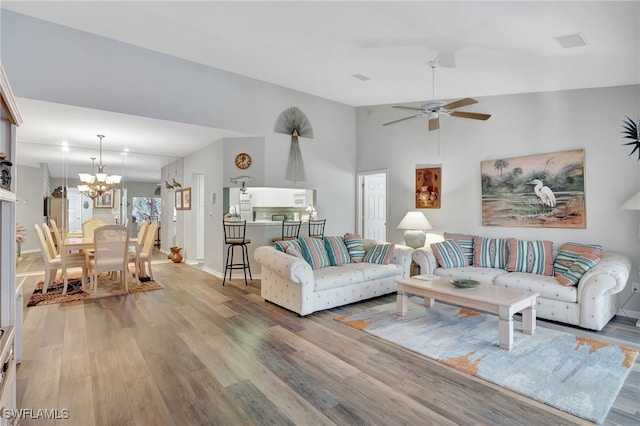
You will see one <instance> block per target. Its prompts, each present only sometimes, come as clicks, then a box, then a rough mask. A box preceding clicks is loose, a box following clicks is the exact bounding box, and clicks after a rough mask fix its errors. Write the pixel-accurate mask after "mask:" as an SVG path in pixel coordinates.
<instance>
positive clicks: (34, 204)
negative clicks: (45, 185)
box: [15, 165, 44, 253]
mask: <svg viewBox="0 0 640 426" xmlns="http://www.w3.org/2000/svg"><path fill="white" fill-rule="evenodd" d="M15 176H16V197H17V200H18V202H17V204H16V223H17V224H19V225H22V226H24V227H25V229H26V233H25V237H26V238H27V241H26V242H25V243H24V244H23V245H22V252H23V253H24V252H29V251H38V250H40V246H39V245H38V241H37V240H36V233H35V231H34V230H33V225H34V224H36V223H37V224H42V221H43V218H44V216H43V214H42V213H43V209H44V197H43V195H42V180H43V171H42V169H41V168H39V167H28V166H21V165H18V166H17V169H16V175H15Z"/></svg>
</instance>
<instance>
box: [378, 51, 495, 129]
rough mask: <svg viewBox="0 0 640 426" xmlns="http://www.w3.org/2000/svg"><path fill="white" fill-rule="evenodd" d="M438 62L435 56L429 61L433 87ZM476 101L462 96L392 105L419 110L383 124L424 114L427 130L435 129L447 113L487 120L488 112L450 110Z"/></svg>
mask: <svg viewBox="0 0 640 426" xmlns="http://www.w3.org/2000/svg"><path fill="white" fill-rule="evenodd" d="M438 64H439V60H438V58H437V57H436V59H434V60H432V61H429V65H430V66H431V69H433V82H432V84H433V86H434V87H435V72H436V70H435V69H436V67H437V66H438ZM432 93H435V90H433V91H432ZM477 103H478V101H476V100H475V99H471V98H463V99H459V100H457V101H453V102H448V103H447V102H445V101H438V100H433V101H428V102H427V103H425V104H424V105H422V106H420V107H410V106H403V105H394V106H393V107H392V108H398V109H406V110H410V111H419V112H418V113H417V114H414V115H410V116H409V117H404V118H401V119H399V120H393V121H389V122H388V123H384V124H383V126H387V125H389V124H395V123H399V122H401V121H405V120H410V119H412V118H415V117H420V116H423V115H426V116H428V117H429V130H437V129H439V128H440V116H441V115H448V116H451V117H460V118H471V119H473V120H487V119H488V118H489V117H491V115H490V114H481V113H477V112H465V111H452V110H454V109H457V108H461V107H464V106H468V105H473V104H477Z"/></svg>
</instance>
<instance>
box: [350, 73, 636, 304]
mask: <svg viewBox="0 0 640 426" xmlns="http://www.w3.org/2000/svg"><path fill="white" fill-rule="evenodd" d="M477 99H478V100H479V101H480V103H479V104H478V105H474V106H473V107H467V108H461V110H468V111H476V112H487V113H491V114H492V117H491V118H490V119H489V120H488V121H485V122H482V121H476V120H467V119H462V118H455V117H443V118H441V119H440V126H441V129H440V131H439V132H438V131H432V132H428V131H427V129H426V124H427V120H426V118H425V117H420V118H416V119H414V120H408V121H406V122H402V123H398V124H395V125H390V126H385V127H382V126H381V124H382V123H385V122H388V121H391V120H394V119H398V118H400V117H402V116H406V115H408V114H405V115H403V114H402V113H400V112H399V111H398V110H394V109H392V108H391V106H390V105H383V106H375V107H361V108H357V113H356V115H357V152H358V165H357V168H358V171H367V170H376V169H381V168H388V169H389V180H390V182H389V188H390V191H389V192H390V194H389V206H390V207H389V209H390V217H389V221H388V223H389V234H388V235H389V239H390V240H392V241H396V242H401V241H402V240H403V237H402V232H401V231H399V230H397V229H396V226H397V224H398V223H399V222H400V220H401V219H402V217H403V215H404V214H405V212H406V211H408V210H412V209H414V206H415V204H414V191H415V168H416V164H442V206H441V208H440V209H424V210H422V211H423V212H424V213H425V215H426V216H427V217H428V219H429V221H430V222H431V224H432V225H433V226H434V229H433V231H432V232H433V233H434V234H440V235H441V234H442V233H443V232H445V231H449V232H465V233H471V234H479V235H486V236H513V237H516V238H523V239H548V240H551V241H553V242H554V246H555V247H556V248H559V247H560V245H561V244H562V243H563V242H567V241H575V242H585V243H598V244H602V245H603V246H604V247H605V249H606V250H613V251H619V252H622V253H624V254H626V255H627V256H629V258H630V259H632V261H633V269H632V271H631V276H630V280H632V281H634V282H638V280H639V279H640V277H639V276H638V266H639V263H638V259H640V243H639V242H638V240H637V232H636V230H637V228H638V223H640V212H637V211H629V210H621V209H620V205H621V204H622V203H624V201H625V200H627V199H628V198H630V197H631V196H632V195H634V194H635V193H636V192H638V191H639V190H640V163H639V162H638V161H637V155H635V156H634V157H629V156H628V154H629V153H630V152H631V149H630V148H629V147H625V146H622V143H623V139H622V137H621V134H620V131H621V126H622V120H623V119H624V117H625V115H628V116H631V117H638V116H640V86H637V85H636V86H624V87H611V88H598V89H583V90H571V91H561V92H550V93H531V94H521V95H508V96H492V97H478V98H477ZM575 148H584V149H585V156H586V166H585V167H586V170H585V180H586V181H585V190H586V204H587V228H586V229H561V228H556V229H551V228H519V227H518V228H516V227H485V226H482V215H481V186H480V162H481V161H483V160H491V159H500V158H508V157H514V156H521V155H529V154H537V153H546V152H554V151H562V150H569V149H575ZM630 294H631V290H630V288H627V289H626V290H625V292H624V293H623V294H622V295H621V300H623V301H624V300H626V299H627V298H628V297H629V296H630ZM635 299H640V298H638V297H634V300H631V302H630V303H629V306H632V307H633V309H634V310H636V311H640V300H635Z"/></svg>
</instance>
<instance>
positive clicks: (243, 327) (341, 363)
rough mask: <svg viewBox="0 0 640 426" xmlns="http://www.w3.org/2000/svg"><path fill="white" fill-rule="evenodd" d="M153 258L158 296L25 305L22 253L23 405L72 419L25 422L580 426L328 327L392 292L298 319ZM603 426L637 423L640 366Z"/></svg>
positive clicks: (605, 334)
mask: <svg viewBox="0 0 640 426" xmlns="http://www.w3.org/2000/svg"><path fill="white" fill-rule="evenodd" d="M156 256H157V257H158V258H159V259H161V261H162V263H157V264H154V275H155V278H156V280H157V281H158V282H160V283H162V284H163V285H164V287H165V288H164V289H163V290H157V291H151V292H145V293H135V294H130V295H127V296H117V297H111V298H104V299H89V300H84V301H79V302H72V303H68V304H64V305H55V304H54V305H48V306H39V307H31V308H26V303H27V301H28V299H29V297H30V295H31V293H32V292H33V289H34V288H35V285H36V283H37V281H38V280H39V279H41V276H42V274H39V273H38V271H37V268H42V261H41V259H40V260H38V259H37V258H36V259H33V258H31V259H30V258H29V257H30V256H29V254H26V255H25V262H23V263H22V264H20V265H19V268H18V270H19V271H20V272H21V273H24V274H25V275H24V294H25V298H24V303H25V311H24V322H23V327H24V328H23V330H24V334H23V342H24V346H23V347H24V352H23V357H22V359H23V362H22V364H21V365H20V366H19V367H18V372H17V388H18V389H17V398H18V405H19V407H22V408H30V409H38V408H42V409H47V408H48V409H62V408H67V409H69V410H70V413H69V414H70V416H71V417H70V419H68V420H66V421H65V420H62V419H61V420H58V421H57V422H56V421H54V420H46V419H38V420H34V419H24V420H23V421H22V422H21V423H20V424H21V425H37V426H42V425H49V424H59V425H65V426H66V425H73V424H81V425H94V424H95V425H130V426H147V425H151V424H153V425H163V424H167V425H170V424H174V425H181V426H182V425H209V424H230V425H249V424H267V423H269V424H301V425H302V424H305V425H306V424H309V425H311V424H313V425H331V424H339V425H346V424H349V425H369V424H389V425H397V424H473V425H494V424H497V425H502V424H514V425H516V424H517V425H521V424H526V425H539V424H545V425H548V424H549V425H550V424H567V425H569V424H588V422H586V421H584V420H582V419H579V418H577V417H574V416H571V415H570V414H567V413H564V412H562V411H559V410H556V409H554V408H552V407H549V406H546V405H544V404H541V403H539V402H536V401H533V400H531V399H529V398H526V397H524V396H522V395H518V394H515V393H513V392H511V391H509V390H507V389H504V388H501V387H499V386H497V385H493V384H491V383H487V382H485V381H483V380H481V379H478V378H475V377H472V376H468V375H466V374H464V373H461V372H460V371H458V370H455V369H453V368H451V367H447V366H444V365H442V364H440V363H438V362H437V361H434V360H431V359H429V358H426V357H424V356H422V355H419V354H416V353H414V352H412V351H409V350H407V349H405V348H402V347H399V346H396V345H393V344H391V343H388V342H386V341H384V340H382V339H378V338H376V337H374V336H371V335H369V334H367V333H363V332H361V331H358V330H355V329H353V328H351V327H346V326H344V325H343V324H340V323H339V322H337V321H335V318H336V317H337V316H340V315H344V314H349V313H353V312H357V311H360V310H363V309H366V308H370V307H374V306H379V305H381V304H384V303H391V302H394V301H395V295H388V296H382V297H379V298H375V299H370V300H367V301H363V302H360V303H355V304H351V305H346V306H342V307H338V308H334V309H331V310H328V311H322V312H316V313H313V314H311V315H308V316H305V317H300V316H299V315H297V314H295V313H293V312H290V311H287V310H285V309H282V308H281V307H278V306H276V305H274V304H272V303H269V302H265V301H264V300H263V299H262V298H261V297H260V291H259V280H254V282H253V283H252V284H251V285H249V286H245V285H244V280H237V279H234V280H232V281H231V282H229V283H227V285H225V286H222V283H221V280H220V279H218V278H216V277H213V276H212V275H210V274H208V273H206V272H204V271H202V270H200V269H198V268H194V267H191V266H189V265H186V264H173V263H170V262H166V259H165V258H166V255H162V254H161V253H160V254H156ZM538 327H548V328H553V329H558V330H561V331H567V332H569V333H574V334H577V335H582V336H586V337H591V338H596V339H600V340H604V341H608V342H611V343H616V344H624V345H627V346H630V347H633V348H640V329H639V328H637V327H635V321H632V320H630V319H627V318H624V317H614V319H613V320H612V321H611V322H610V323H609V324H608V325H607V326H606V327H605V328H604V329H603V330H602V331H601V332H593V331H589V330H583V329H578V328H575V327H569V326H566V325H563V324H557V323H550V322H547V321H542V320H538ZM605 424H607V425H625V426H627V425H631V424H634V425H635V424H640V360H636V363H635V364H634V365H633V368H632V371H631V373H630V374H629V377H628V379H627V380H626V381H625V383H624V385H623V387H622V390H621V391H620V393H619V395H618V397H617V399H616V401H615V402H614V406H613V408H612V410H611V411H610V413H609V415H608V416H607V419H606V421H605Z"/></svg>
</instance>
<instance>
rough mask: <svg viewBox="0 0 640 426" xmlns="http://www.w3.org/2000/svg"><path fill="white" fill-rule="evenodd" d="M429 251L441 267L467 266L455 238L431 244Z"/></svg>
mask: <svg viewBox="0 0 640 426" xmlns="http://www.w3.org/2000/svg"><path fill="white" fill-rule="evenodd" d="M431 251H432V252H433V255H434V256H435V257H436V259H437V260H438V265H440V267H442V268H460V267H462V266H467V265H468V263H467V258H466V257H465V255H464V252H463V251H462V247H460V244H459V243H458V242H457V241H455V240H444V241H442V242H439V243H433V244H431Z"/></svg>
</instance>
